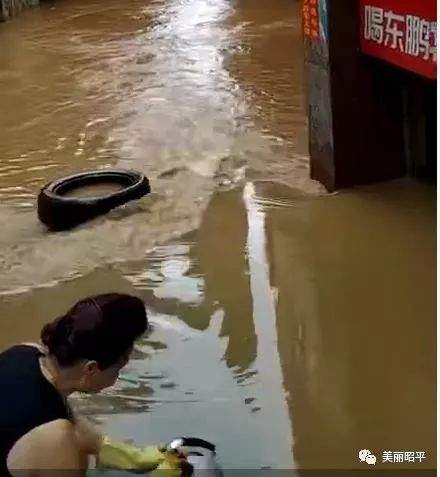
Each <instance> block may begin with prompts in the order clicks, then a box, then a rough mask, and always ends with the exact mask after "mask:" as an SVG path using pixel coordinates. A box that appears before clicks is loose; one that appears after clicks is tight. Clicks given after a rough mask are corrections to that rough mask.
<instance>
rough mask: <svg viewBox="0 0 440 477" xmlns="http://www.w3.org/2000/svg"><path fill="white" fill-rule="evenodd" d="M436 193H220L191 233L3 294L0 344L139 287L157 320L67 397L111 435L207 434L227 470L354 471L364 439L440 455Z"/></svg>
mask: <svg viewBox="0 0 440 477" xmlns="http://www.w3.org/2000/svg"><path fill="white" fill-rule="evenodd" d="M434 195H435V191H434V190H433V189H432V188H431V187H426V186H423V185H421V184H416V183H411V182H408V183H406V182H405V181H403V182H396V183H391V184H384V185H380V186H374V187H366V188H359V189H355V190H353V191H348V192H344V193H341V194H338V195H334V196H332V197H327V198H313V197H312V198H311V197H308V196H306V195H304V194H303V193H301V192H297V191H293V190H292V189H288V188H283V187H280V186H279V185H273V184H270V183H256V184H255V185H252V184H248V185H247V186H246V187H245V188H244V191H242V190H233V191H229V192H222V193H219V194H216V195H215V196H214V197H213V199H212V201H211V202H210V205H209V207H208V209H207V210H206V213H205V214H204V216H203V219H202V222H201V226H200V228H199V230H198V231H197V232H196V233H193V234H189V235H187V236H186V237H184V238H183V239H182V240H181V241H178V242H177V243H169V244H168V245H165V246H160V247H158V248H157V249H156V250H153V251H152V252H150V253H148V254H147V255H146V256H145V258H144V260H142V261H136V262H132V263H129V262H124V263H120V264H117V265H114V266H112V267H105V268H102V269H98V270H96V271H95V272H93V273H91V274H89V275H86V276H84V277H81V278H77V279H75V280H73V281H71V282H66V283H64V284H60V285H58V286H57V287H56V288H53V289H39V290H34V291H33V292H30V293H27V294H25V295H22V296H19V295H16V296H10V297H4V298H3V299H2V300H1V301H0V315H1V316H2V321H1V327H2V332H1V333H0V346H1V347H5V346H7V345H8V344H11V343H13V342H17V341H22V340H29V339H33V338H35V336H36V335H37V333H38V331H39V329H40V328H41V326H42V324H43V323H44V322H45V321H47V320H48V319H49V318H52V317H53V316H56V315H58V314H60V313H62V312H63V311H64V310H65V309H66V308H67V307H68V306H70V305H71V304H72V303H73V302H74V301H75V300H77V299H79V298H82V297H84V296H85V295H88V294H94V293H100V292H105V291H108V290H118V291H121V292H128V293H134V294H136V295H138V296H140V297H141V298H143V299H144V300H145V302H146V303H147V307H148V311H149V316H150V320H151V323H152V331H151V333H150V334H149V335H148V336H145V337H144V338H143V339H142V340H140V341H139V342H138V343H137V345H136V349H135V352H134V354H133V357H132V359H131V360H130V363H129V365H128V366H127V368H125V369H124V372H123V373H122V376H121V379H120V380H119V381H118V383H117V385H116V386H115V387H114V388H112V389H110V390H108V391H107V392H105V393H104V394H102V395H100V396H91V397H85V396H79V397H75V399H74V400H73V401H74V403H75V405H76V406H78V407H79V408H80V409H81V410H82V411H83V412H85V413H87V414H88V415H90V416H92V417H93V418H95V419H96V420H97V421H98V422H100V423H101V425H102V426H103V427H104V429H105V430H106V432H109V433H110V434H111V435H113V436H115V437H119V438H134V439H135V440H136V441H138V442H157V441H167V440H168V439H170V438H171V437H174V436H176V435H182V434H193V435H194V434H195V435H200V436H202V437H205V438H207V439H209V440H212V441H214V442H216V443H217V444H218V446H219V455H220V459H221V462H222V464H223V465H224V466H225V467H227V468H253V469H255V468H260V467H262V466H263V467H266V466H271V467H274V468H291V467H292V466H297V467H299V468H300V469H310V468H353V467H355V468H356V466H357V465H359V464H358V463H357V461H356V459H357V452H358V450H359V448H364V447H366V445H367V447H371V448H373V449H374V450H376V452H381V451H382V450H385V449H388V450H389V449H391V450H393V449H423V450H424V451H426V453H427V456H428V458H427V460H426V462H425V463H424V465H423V466H424V467H425V468H432V467H433V466H434V457H433V456H434V449H435V446H434V443H435V397H434V396H435V352H436V343H435V333H433V330H435V316H436V315H435V297H436V295H435V233H434V230H435V210H434V209H435V206H434V204H435V201H434V200H433V199H434ZM320 231H323V232H325V233H320ZM372 231H374V234H373V233H372ZM178 284H181V286H179V285H178ZM413 410H414V411H413ZM292 451H293V453H292ZM305 475H307V474H305Z"/></svg>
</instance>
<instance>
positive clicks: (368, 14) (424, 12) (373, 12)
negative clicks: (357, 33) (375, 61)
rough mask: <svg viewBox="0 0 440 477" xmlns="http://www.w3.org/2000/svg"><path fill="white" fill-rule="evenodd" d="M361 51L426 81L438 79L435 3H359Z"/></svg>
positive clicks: (412, 0) (417, 0)
mask: <svg viewBox="0 0 440 477" xmlns="http://www.w3.org/2000/svg"><path fill="white" fill-rule="evenodd" d="M360 4H361V11H360V14H361V49H362V51H363V52H364V53H366V54H368V55H372V56H375V57H377V58H381V59H382V60H385V61H388V62H389V63H393V64H394V65H397V66H400V67H401V68H405V69H407V70H410V71H413V72H414V73H418V74H420V75H422V76H425V77H427V78H431V79H435V78H436V77H437V8H436V0H360Z"/></svg>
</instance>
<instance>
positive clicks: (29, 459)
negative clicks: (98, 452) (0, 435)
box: [7, 419, 88, 477]
mask: <svg viewBox="0 0 440 477" xmlns="http://www.w3.org/2000/svg"><path fill="white" fill-rule="evenodd" d="M7 465H8V469H9V472H10V473H11V474H12V475H13V476H14V477H24V476H25V475H27V473H29V474H30V473H32V475H35V473H36V472H37V475H41V476H42V477H43V476H44V475H46V474H47V475H49V474H51V475H53V472H49V471H53V470H69V471H72V474H70V473H69V475H73V476H75V477H77V476H78V477H84V476H85V475H86V470H87V467H88V456H87V454H86V453H85V452H84V451H83V450H82V449H81V447H80V445H79V443H78V438H77V435H76V432H75V427H74V425H72V423H71V422H69V421H66V420H64V419H58V420H56V421H52V422H50V423H47V424H43V425H42V426H39V427H37V428H35V429H33V430H32V431H30V432H29V433H28V434H26V435H25V436H23V437H22V438H21V439H19V440H18V441H17V442H16V444H15V445H14V447H13V448H12V450H11V452H10V453H9V455H8V460H7Z"/></svg>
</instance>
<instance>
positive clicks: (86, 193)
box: [63, 183, 123, 198]
mask: <svg viewBox="0 0 440 477" xmlns="http://www.w3.org/2000/svg"><path fill="white" fill-rule="evenodd" d="M122 189H123V186H121V185H120V184H114V183H113V184H112V183H107V184H104V183H103V184H90V185H84V186H81V187H77V188H75V189H72V190H69V191H68V192H66V193H65V194H63V195H65V196H66V197H76V198H85V197H100V196H103V195H107V194H112V193H114V192H118V191H120V190H122Z"/></svg>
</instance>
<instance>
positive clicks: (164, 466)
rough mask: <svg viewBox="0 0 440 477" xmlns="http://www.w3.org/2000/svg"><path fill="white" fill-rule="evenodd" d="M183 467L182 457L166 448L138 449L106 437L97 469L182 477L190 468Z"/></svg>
mask: <svg viewBox="0 0 440 477" xmlns="http://www.w3.org/2000/svg"><path fill="white" fill-rule="evenodd" d="M188 466H189V464H188V465H183V463H182V455H181V454H179V453H178V452H176V451H167V449H166V446H164V445H157V446H146V447H136V446H135V445H132V444H126V443H124V442H117V441H112V440H111V439H109V438H108V437H105V438H104V440H103V443H102V446H101V449H100V452H99V455H98V457H97V467H99V468H106V469H118V470H130V471H136V472H140V471H144V472H150V471H153V472H151V473H150V474H148V476H149V477H181V476H182V475H188V472H189V470H190V466H189V467H188Z"/></svg>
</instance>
